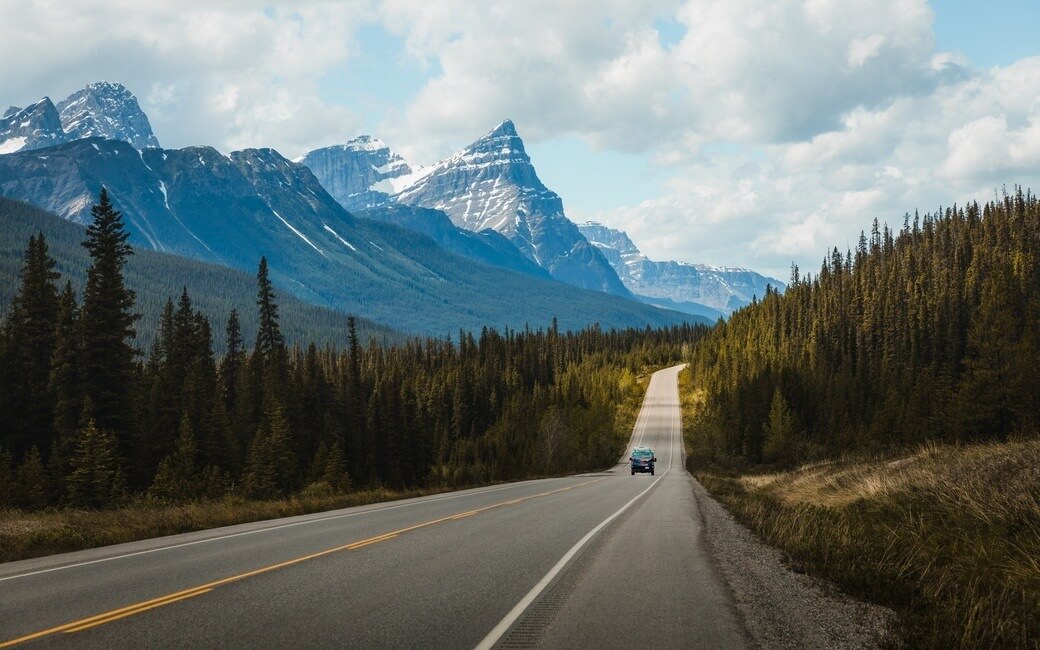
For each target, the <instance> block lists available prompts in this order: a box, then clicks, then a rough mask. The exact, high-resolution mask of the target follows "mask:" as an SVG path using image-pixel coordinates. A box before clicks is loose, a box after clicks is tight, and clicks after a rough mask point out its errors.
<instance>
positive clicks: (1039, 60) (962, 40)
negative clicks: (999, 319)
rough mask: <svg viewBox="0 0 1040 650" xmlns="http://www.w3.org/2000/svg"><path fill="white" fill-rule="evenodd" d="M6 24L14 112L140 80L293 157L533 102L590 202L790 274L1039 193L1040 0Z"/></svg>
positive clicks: (727, 1) (424, 154)
mask: <svg viewBox="0 0 1040 650" xmlns="http://www.w3.org/2000/svg"><path fill="white" fill-rule="evenodd" d="M70 7H75V9H70ZM0 15H4V17H5V18H4V21H3V22H2V23H0V60H3V61H5V62H8V63H9V64H7V65H4V66H2V67H0V102H5V105H6V104H13V105H19V106H24V105H26V104H28V103H30V102H32V101H34V100H36V99H38V98H40V97H42V96H44V95H49V96H51V97H52V98H54V99H55V100H56V101H57V100H58V99H60V98H63V97H65V96H66V95H68V94H69V93H71V92H73V91H74V90H76V89H78V88H81V87H83V86H84V85H85V84H87V83H89V82H91V81H97V80H108V81H118V82H121V83H123V84H125V85H126V86H127V87H129V88H130V89H131V90H132V91H133V92H134V93H135V94H136V95H137V96H138V98H139V99H140V101H141V104H142V107H143V108H144V110H145V111H146V112H147V113H148V115H149V117H150V119H151V121H152V124H153V128H154V130H155V132H156V135H157V137H158V138H159V140H160V142H161V143H162V144H163V146H166V147H183V146H188V145H194V144H209V145H212V146H215V147H217V148H218V149H220V150H222V151H225V152H226V151H231V150H234V149H239V148H243V147H253V146H270V147H274V148H276V149H278V150H279V151H281V152H282V153H283V154H285V155H287V156H289V157H295V156H298V155H301V154H302V153H305V152H306V151H308V150H310V149H313V148H317V147H320V146H325V145H330V144H335V143H340V142H344V141H346V140H348V139H350V138H351V137H354V136H356V135H359V134H361V133H368V134H372V135H376V136H378V137H380V138H382V139H383V140H385V141H387V142H389V143H390V144H391V145H392V146H393V147H394V148H395V149H397V150H398V151H399V152H400V153H401V154H402V155H404V156H405V157H406V158H408V159H410V160H412V161H413V162H417V163H420V164H430V163H433V162H436V161H437V160H438V159H439V158H441V157H444V156H446V155H448V154H450V153H451V152H452V151H454V150H456V149H458V148H460V147H462V146H465V145H466V144H468V143H469V142H471V141H472V140H474V139H476V138H478V137H479V136H480V135H482V134H483V133H484V132H486V131H487V130H489V129H491V128H492V127H494V126H495V125H496V124H498V123H499V122H501V121H502V120H503V119H505V118H506V117H509V118H512V119H513V120H514V122H515V124H516V126H517V129H518V131H519V133H520V135H521V136H522V137H523V138H524V141H525V144H526V146H527V148H528V153H529V154H530V155H531V158H532V160H533V162H534V164H535V167H536V169H537V170H538V173H539V176H540V177H541V179H542V180H543V182H544V183H545V184H546V185H547V186H548V187H549V188H550V189H553V190H555V191H556V192H557V193H559V194H560V195H561V196H562V198H563V201H564V206H565V209H566V211H567V214H568V216H570V217H571V218H572V219H573V220H575V221H584V220H598V221H601V222H603V223H606V224H607V225H610V226H613V227H617V228H621V229H624V230H626V231H627V232H628V233H629V234H630V236H631V237H632V239H633V240H634V241H635V242H636V244H637V245H639V247H640V248H642V249H643V251H644V252H645V253H646V254H647V255H649V256H650V257H651V258H653V259H660V260H665V259H675V260H682V261H689V262H701V263H708V264H716V265H725V266H744V267H749V268H752V269H755V270H759V271H762V272H765V273H769V274H772V275H774V276H776V277H779V278H781V279H786V278H787V277H788V274H789V267H790V265H791V263H792V262H793V263H796V264H798V265H799V266H800V267H801V268H802V269H803V271H813V270H814V269H815V268H818V266H819V263H820V260H821V259H822V258H823V256H824V254H825V252H826V251H827V250H829V248H830V247H832V246H837V247H839V248H840V249H845V248H846V247H848V246H849V245H850V244H852V243H854V242H855V241H856V238H857V237H858V235H859V232H860V230H861V229H865V228H868V227H869V224H870V222H871V221H872V220H873V219H874V218H875V217H877V218H879V219H880V220H882V221H888V222H890V223H892V224H901V223H902V215H903V214H904V213H905V212H908V211H909V212H913V211H914V210H916V209H920V210H921V211H922V212H924V211H931V210H934V209H936V208H937V207H939V206H944V205H949V204H951V203H955V202H956V203H963V202H965V201H968V200H975V199H977V200H980V201H984V200H986V199H988V198H992V197H993V195H994V192H995V191H1000V189H1001V188H1002V187H1004V186H1005V185H1006V186H1012V185H1014V184H1021V185H1025V186H1032V187H1033V188H1034V189H1035V188H1037V187H1038V186H1040V184H1038V183H1037V179H1036V177H1037V172H1038V170H1040V45H1037V41H1036V38H1035V28H1034V26H1035V25H1037V24H1040V2H1036V0H991V1H989V2H985V3H983V2H978V1H976V0H971V1H969V0H933V2H927V0H568V1H567V2H565V3H562V2H559V1H558V0H525V1H524V2H518V1H516V0H514V1H512V2H503V1H500V0H483V1H482V2H472V1H470V0H438V2H429V1H420V0H383V1H377V0H334V1H333V0H321V1H318V0H314V1H312V0H297V1H295V2H270V3H258V2H253V1H252V0H207V1H206V2H198V1H195V0H182V1H181V2H177V3H172V2H169V3H166V2H163V3H141V2H138V1H137V0H78V1H77V2H76V3H62V2H54V1H53V0H48V1H44V0H29V1H25V0H0ZM10 62H16V64H10Z"/></svg>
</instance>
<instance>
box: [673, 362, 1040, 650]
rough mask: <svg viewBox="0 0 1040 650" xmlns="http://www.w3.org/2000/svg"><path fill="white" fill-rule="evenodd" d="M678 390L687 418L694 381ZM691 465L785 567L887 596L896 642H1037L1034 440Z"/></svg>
mask: <svg viewBox="0 0 1040 650" xmlns="http://www.w3.org/2000/svg"><path fill="white" fill-rule="evenodd" d="M687 381H688V379H687ZM682 395H683V399H684V407H685V410H686V414H685V415H686V417H685V418H684V422H685V426H684V428H685V429H686V431H687V432H689V431H691V430H692V429H691V428H690V425H691V424H692V423H691V418H693V417H696V399H695V392H694V391H693V390H692V387H691V386H689V385H686V386H685V390H683V391H682ZM687 444H688V446H692V447H693V448H696V441H691V440H688V441H687ZM693 469H694V472H695V474H696V476H697V478H698V480H700V482H701V483H702V484H703V485H704V486H705V488H707V489H708V491H709V492H710V493H711V494H712V495H713V496H714V497H715V498H717V499H718V500H719V501H721V502H722V503H723V504H724V505H725V506H726V507H727V508H728V509H729V510H730V511H731V512H733V514H734V515H735V516H736V517H737V518H738V519H739V520H740V521H741V522H742V523H744V524H745V525H746V526H748V527H749V528H750V529H752V530H753V531H755V532H756V533H757V534H758V535H759V536H760V537H761V538H762V539H763V540H764V541H765V542H767V543H769V544H771V545H773V546H776V547H779V548H780V549H782V550H783V551H785V552H786V553H787V554H788V556H789V558H790V563H791V565H792V567H793V568H794V569H796V570H798V571H802V572H805V573H809V574H811V575H815V576H818V577H822V578H824V579H827V580H830V581H832V582H834V583H836V584H837V585H838V586H839V587H841V588H842V589H844V590H845V591H847V592H849V593H851V594H853V595H855V596H858V597H860V598H863V599H866V600H869V601H872V602H876V603H879V604H882V605H885V606H888V607H891V608H892V609H894V610H895V611H896V612H897V613H898V614H899V617H900V628H901V636H902V639H903V642H904V643H905V644H906V645H907V646H910V647H1030V648H1036V647H1040V440H1021V441H1014V442H1007V443H999V444H980V445H970V446H955V445H941V446H940V445H931V446H926V447H924V448H921V449H920V450H918V451H916V452H914V453H910V454H907V455H905V456H903V457H901V458H877V459H862V458H861V459H845V460H838V461H833V462H827V463H817V464H812V465H806V466H803V467H800V468H798V469H795V470H790V471H780V472H748V473H744V474H740V473H733V472H726V471H716V470H713V469H708V468H704V467H696V466H695V467H693Z"/></svg>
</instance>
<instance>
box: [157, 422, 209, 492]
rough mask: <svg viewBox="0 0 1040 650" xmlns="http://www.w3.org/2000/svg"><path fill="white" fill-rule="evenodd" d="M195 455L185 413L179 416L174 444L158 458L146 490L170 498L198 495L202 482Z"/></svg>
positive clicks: (195, 450) (193, 436)
mask: <svg viewBox="0 0 1040 650" xmlns="http://www.w3.org/2000/svg"><path fill="white" fill-rule="evenodd" d="M197 455H198V450H197V448H196V446H195V435H194V433H193V432H192V426H191V419H190V418H189V417H188V416H187V414H185V415H184V417H182V418H181V426H180V434H179V435H178V436H177V443H176V448H175V449H174V451H173V453H171V454H170V455H168V456H166V457H165V458H163V459H162V461H160V463H159V468H158V469H157V470H156V472H155V480H154V481H153V482H152V486H151V488H149V490H148V492H149V494H150V495H151V496H153V497H155V498H158V499H163V500H167V501H173V502H180V501H188V500H190V499H194V498H198V497H199V496H200V492H201V487H202V486H201V481H200V476H199V471H198V468H197V464H196V456H197Z"/></svg>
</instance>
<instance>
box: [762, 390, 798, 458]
mask: <svg viewBox="0 0 1040 650" xmlns="http://www.w3.org/2000/svg"><path fill="white" fill-rule="evenodd" d="M763 433H764V438H765V440H764V444H763V449H762V455H763V459H764V460H765V461H766V462H769V463H787V462H790V460H791V459H792V457H793V454H794V453H795V445H794V442H795V440H794V437H795V421H794V414H793V413H792V412H791V409H790V407H788V405H787V400H785V399H784V396H783V393H781V392H780V389H779V388H777V389H776V390H774V391H773V399H772V401H771V402H770V404H769V417H768V418H767V419H766V422H765V425H764V431H763Z"/></svg>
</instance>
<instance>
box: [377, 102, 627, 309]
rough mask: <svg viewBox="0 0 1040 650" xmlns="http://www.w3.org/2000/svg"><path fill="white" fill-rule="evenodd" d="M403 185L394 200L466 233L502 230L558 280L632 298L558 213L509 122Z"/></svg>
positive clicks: (559, 203)
mask: <svg viewBox="0 0 1040 650" xmlns="http://www.w3.org/2000/svg"><path fill="white" fill-rule="evenodd" d="M402 180H405V179H402ZM407 181H408V182H409V183H410V184H409V185H408V186H407V187H405V188H404V189H402V190H401V191H400V192H398V193H397V194H396V195H394V196H393V197H392V199H393V200H394V201H396V202H398V203H404V204H408V205H417V206H421V207H425V208H434V209H437V210H442V211H443V212H445V213H446V214H447V215H448V216H449V217H450V218H451V220H452V222H454V223H455V224H456V225H457V226H459V227H461V228H465V229H467V230H471V231H481V230H485V229H491V230H494V231H496V232H498V233H501V234H502V235H505V236H506V237H507V238H508V239H509V240H510V241H512V242H513V244H515V245H516V247H517V248H518V249H519V250H520V252H521V253H523V254H524V255H525V256H526V257H527V258H528V259H530V260H532V261H533V262H535V263H536V264H538V265H539V266H540V267H542V268H543V269H545V270H547V271H548V272H549V273H550V274H551V275H552V276H553V277H554V278H556V279H558V280H560V281H562V282H566V283H568V284H572V285H574V286H578V287H582V288H585V289H593V290H596V291H604V292H606V293H610V294H613V295H618V296H626V297H628V296H631V294H630V293H629V291H628V289H626V288H625V286H624V284H622V282H621V280H620V279H619V278H618V277H617V273H616V272H615V271H614V269H613V268H611V266H610V264H609V263H608V262H607V260H606V259H605V258H604V257H603V254H602V253H601V252H600V251H599V250H598V249H596V248H595V247H594V246H592V245H590V244H589V242H588V241H587V240H586V239H585V237H584V236H583V235H582V234H581V232H579V231H578V228H577V226H575V225H574V223H573V222H572V221H571V220H570V219H568V218H567V216H566V215H565V214H564V211H563V201H562V200H561V199H560V197H559V195H557V194H556V193H555V192H553V191H552V190H550V189H548V188H547V187H545V185H543V184H542V182H541V180H539V178H538V175H537V173H536V172H535V169H534V166H533V165H532V164H531V158H530V157H529V156H528V155H527V152H526V151H525V150H524V143H523V140H521V139H520V136H519V135H517V132H516V127H515V126H514V125H513V123H512V121H510V120H506V121H504V122H502V123H501V124H500V125H498V126H497V127H495V128H494V129H492V130H491V131H489V132H488V133H487V134H485V135H484V136H483V137H481V138H480V139H479V140H477V141H476V142H474V143H473V144H471V145H469V146H468V147H466V148H464V149H462V150H461V151H459V152H458V153H456V154H454V155H452V156H450V157H448V158H446V159H444V160H442V161H441V162H439V163H437V164H436V165H433V166H432V167H429V168H427V169H423V170H421V171H419V172H417V173H415V174H413V175H412V177H411V178H408V179H407Z"/></svg>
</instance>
